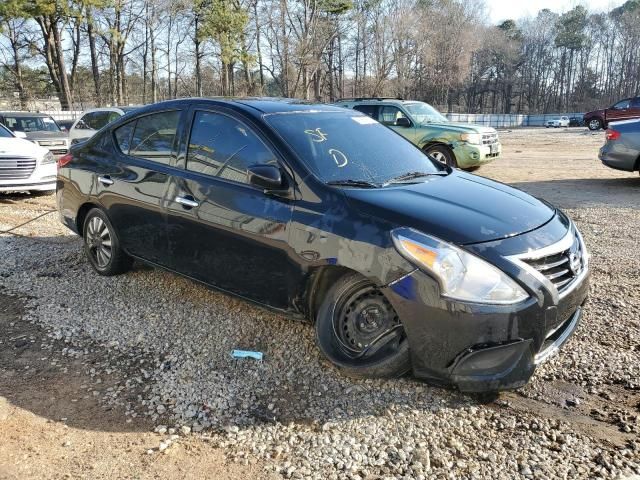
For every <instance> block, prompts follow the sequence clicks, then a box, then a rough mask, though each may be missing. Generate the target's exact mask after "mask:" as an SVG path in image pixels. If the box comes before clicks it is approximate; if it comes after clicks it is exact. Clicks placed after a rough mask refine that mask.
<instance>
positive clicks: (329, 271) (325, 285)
mask: <svg viewBox="0 0 640 480" xmlns="http://www.w3.org/2000/svg"><path fill="white" fill-rule="evenodd" d="M353 271H354V270H351V269H350V268H347V267H341V266H335V265H329V266H324V267H318V268H317V269H316V270H314V271H313V272H312V273H311V275H310V276H309V279H308V281H307V285H306V289H305V290H306V297H307V298H306V300H307V301H306V306H307V309H308V311H307V316H308V318H309V319H310V320H311V322H312V323H315V321H316V313H317V312H318V309H319V308H320V304H321V303H322V301H323V300H324V298H325V296H326V294H327V292H328V291H329V289H330V288H331V287H332V286H333V285H334V284H335V282H336V281H338V279H339V278H340V277H342V276H343V275H346V274H347V273H351V272H353Z"/></svg>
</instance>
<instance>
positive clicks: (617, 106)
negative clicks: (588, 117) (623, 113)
mask: <svg viewBox="0 0 640 480" xmlns="http://www.w3.org/2000/svg"><path fill="white" fill-rule="evenodd" d="M613 108H614V109H615V110H626V109H627V108H629V100H622V101H621V102H618V103H616V104H615V105H614V106H613Z"/></svg>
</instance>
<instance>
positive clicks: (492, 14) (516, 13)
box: [485, 0, 625, 24]
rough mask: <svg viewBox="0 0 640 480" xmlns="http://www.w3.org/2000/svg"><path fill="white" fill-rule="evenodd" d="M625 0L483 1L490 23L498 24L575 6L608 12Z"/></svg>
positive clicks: (558, 11) (563, 10)
mask: <svg viewBox="0 0 640 480" xmlns="http://www.w3.org/2000/svg"><path fill="white" fill-rule="evenodd" d="M624 1H625V0H582V1H579V0H485V3H486V5H487V9H488V13H489V19H490V20H491V23H494V24H496V23H499V22H501V21H502V20H506V19H509V18H512V19H518V18H520V17H526V16H529V15H530V16H535V15H536V14H537V13H538V11H539V10H542V9H543V8H548V9H549V10H551V11H552V12H556V13H564V12H566V11H567V10H571V9H572V8H573V7H575V6H576V5H584V6H585V7H587V8H588V9H589V11H592V12H595V11H605V10H606V11H608V10H610V9H611V8H615V7H618V6H620V5H622V4H623V3H624Z"/></svg>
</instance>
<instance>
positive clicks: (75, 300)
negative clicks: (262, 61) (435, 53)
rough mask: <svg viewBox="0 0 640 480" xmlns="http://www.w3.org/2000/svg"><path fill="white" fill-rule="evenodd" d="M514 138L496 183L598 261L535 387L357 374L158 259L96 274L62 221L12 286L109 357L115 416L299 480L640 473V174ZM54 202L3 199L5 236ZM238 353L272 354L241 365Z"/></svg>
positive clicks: (31, 251)
mask: <svg viewBox="0 0 640 480" xmlns="http://www.w3.org/2000/svg"><path fill="white" fill-rule="evenodd" d="M501 137H502V140H503V143H504V158H503V159H501V160H499V161H498V162H495V163H493V164H491V165H489V166H487V167H483V169H481V170H480V172H479V173H481V174H482V175H486V176H488V177H492V178H496V179H498V180H501V181H505V182H507V183H511V184H514V185H516V186H518V187H519V188H523V189H524V190H527V191H529V192H531V193H533V194H534V195H539V196H542V197H544V198H546V199H547V200H549V201H551V202H553V203H555V204H557V205H559V206H560V207H563V208H565V210H566V211H567V213H569V215H570V216H571V217H572V218H573V219H574V220H575V221H576V222H577V224H578V226H579V228H580V229H581V231H582V233H583V235H584V237H585V241H586V243H587V245H588V248H589V250H590V251H591V254H592V267H591V268H592V271H593V283H592V290H591V299H590V303H589V304H588V306H587V308H586V309H585V312H584V318H583V321H582V324H581V326H580V327H579V329H578V331H577V332H576V334H575V335H574V337H573V338H572V340H571V341H570V342H569V344H567V345H566V347H565V348H564V349H563V351H562V352H561V354H559V355H558V356H556V357H555V358H554V359H552V360H551V361H550V362H549V363H547V364H545V365H544V366H543V367H542V368H541V369H539V370H538V372H537V373H536V375H535V377H534V379H533V380H532V382H531V383H530V384H529V385H528V386H527V387H525V388H523V389H521V390H519V391H517V392H507V393H502V394H500V395H498V396H497V397H493V398H478V397H471V396H465V395H461V394H460V393H457V392H455V391H449V390H444V389H441V388H436V387H432V386H429V385H427V384H425V383H422V382H419V381H416V380H414V379H412V378H403V379H400V380H393V381H372V380H367V381H357V380H353V379H348V378H344V377H342V376H340V375H339V374H338V373H337V372H336V371H335V370H334V369H333V368H331V366H330V365H328V364H327V363H326V362H325V361H324V360H323V359H322V357H321V356H320V353H319V351H318V349H317V348H316V347H315V345H314V342H313V331H312V328H311V326H310V325H307V324H303V323H297V322H294V321H291V320H289V319H286V318H283V317H281V316H278V315H275V314H272V313H270V312H266V311H264V310H262V309H259V308H256V307H254V306H252V305H250V304H247V303H245V302H243V301H240V300H237V299H234V298H231V297H229V296H226V295H223V294H220V293H217V292H215V291H212V290H210V289H208V288H205V287H203V286H201V285H198V284H196V283H194V282H191V281H189V280H186V279H183V278H180V277H178V276H175V275H173V274H170V273H167V272H163V271H160V270H155V269H151V268H148V267H146V266H143V265H136V267H135V269H134V271H132V272H131V273H129V274H127V275H123V276H119V277H115V278H104V277H100V276H98V275H96V274H94V273H93V272H92V271H91V269H90V267H89V265H88V264H87V262H86V261H85V259H84V257H83V255H82V254H81V252H80V247H81V242H80V241H79V240H78V238H77V237H74V236H72V235H70V234H69V232H67V231H65V229H64V228H63V227H62V226H61V225H59V224H58V220H57V215H56V214H49V215H45V216H43V217H42V218H40V219H38V220H35V221H34V222H32V223H30V224H28V225H25V226H23V227H20V228H17V229H15V230H13V231H12V233H13V234H17V235H18V236H16V235H9V234H5V235H2V236H0V293H2V294H5V295H8V294H10V295H18V296H20V297H21V298H24V299H25V302H26V308H27V313H26V314H25V315H26V318H27V319H28V320H29V321H31V322H34V324H37V325H41V326H43V327H44V328H45V329H46V332H47V334H48V337H47V339H46V340H44V342H45V343H47V342H50V343H55V342H59V343H60V342H61V343H63V344H66V345H67V346H68V347H67V348H66V349H65V351H64V354H65V355H67V356H70V357H73V358H79V359H82V358H83V356H87V355H89V354H91V355H92V359H93V360H92V362H87V366H86V370H87V373H88V375H90V377H91V378H92V379H93V383H92V384H91V385H89V386H87V388H86V389H87V391H90V392H97V393H93V395H95V396H98V397H99V398H100V400H101V401H102V402H103V403H104V404H105V405H112V406H114V407H118V408H122V409H123V411H124V412H125V415H126V416H127V418H130V419H133V418H136V417H144V418H146V419H148V420H151V421H152V422H153V423H154V424H155V425H157V430H158V431H159V432H160V433H162V434H165V433H167V434H172V433H175V434H181V435H184V434H187V433H189V432H190V434H191V435H196V436H198V437H199V438H200V441H202V442H205V441H206V442H208V443H210V444H212V445H216V446H219V447H220V448H222V449H223V450H224V452H225V454H226V456H227V458H229V459H232V460H234V461H237V462H240V463H245V464H249V463H254V462H256V461H259V462H262V463H264V468H265V469H266V470H268V471H269V472H270V473H272V474H273V473H276V474H280V475H282V476H283V477H286V478H289V477H291V478H352V479H356V478H487V477H492V478H496V479H501V478H505V479H506V478H517V477H521V478H549V479H551V478H632V476H633V475H640V441H639V438H640V435H639V434H640V361H639V360H640V273H639V272H640V254H639V253H638V245H640V242H639V239H640V215H639V209H640V199H639V198H638V194H639V193H638V192H640V178H638V175H637V174H625V173H620V172H613V171H611V170H608V169H606V168H604V167H602V166H601V165H600V164H599V162H598V161H597V159H596V151H597V147H598V146H599V145H600V144H601V143H602V134H601V133H600V134H599V135H591V134H589V133H588V132H587V131H586V130H582V129H572V130H565V129H562V130H554V131H552V132H549V131H546V130H541V129H540V130H535V129H529V130H517V131H512V132H503V133H502V134H501ZM53 207H54V200H53V197H41V198H31V197H27V196H20V195H11V196H4V197H0V230H7V229H9V228H12V227H14V226H16V225H18V224H20V223H22V222H24V221H27V220H29V219H30V218H35V217H36V216H37V215H39V214H44V213H46V212H47V211H48V210H51V209H52V208H53ZM0 348H2V344H1V343H0ZM234 348H244V349H251V350H260V351H262V352H264V354H265V359H264V361H262V362H257V361H255V360H251V359H243V360H236V359H233V358H232V357H231V355H230V352H231V350H232V349H234ZM96 351H98V352H100V355H99V356H98V357H97V359H96V356H95V352H96ZM107 379H109V381H108V382H107V381H106V380H107ZM106 385H110V386H109V387H106ZM0 393H1V392H0ZM181 427H182V428H181ZM170 428H171V429H175V432H174V431H173V430H171V431H169V429H170ZM158 450H164V449H163V448H162V447H160V448H159V449H158ZM153 453H154V452H150V454H153Z"/></svg>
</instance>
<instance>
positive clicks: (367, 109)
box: [353, 105, 378, 120]
mask: <svg viewBox="0 0 640 480" xmlns="http://www.w3.org/2000/svg"><path fill="white" fill-rule="evenodd" d="M377 108H378V107H377V106H376V105H356V106H355V107H353V109H354V110H357V111H359V112H362V113H364V114H365V115H369V116H370V117H371V118H375V119H376V120H377V119H378V113H377V111H376V110H377Z"/></svg>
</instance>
